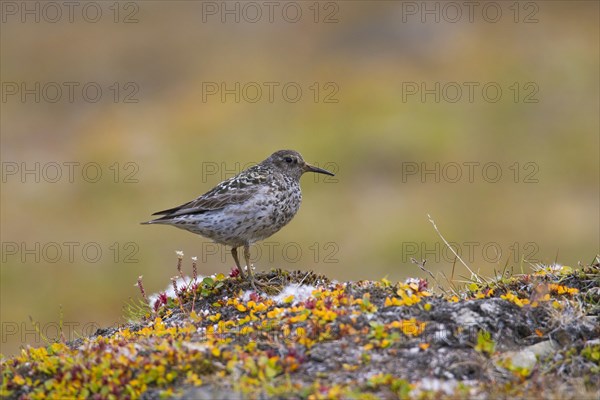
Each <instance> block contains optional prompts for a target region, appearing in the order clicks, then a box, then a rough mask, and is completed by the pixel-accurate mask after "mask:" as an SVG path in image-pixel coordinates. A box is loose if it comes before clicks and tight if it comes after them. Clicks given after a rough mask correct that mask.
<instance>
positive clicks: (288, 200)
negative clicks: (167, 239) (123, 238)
mask: <svg viewBox="0 0 600 400" xmlns="http://www.w3.org/2000/svg"><path fill="white" fill-rule="evenodd" d="M305 172H316V173H321V174H327V175H333V174H332V173H331V172H329V171H326V170H324V169H321V168H317V167H314V166H312V165H310V164H307V163H306V162H305V161H304V159H303V158H302V156H301V155H300V153H298V152H296V151H294V150H280V151H277V152H275V153H273V154H272V155H271V156H270V157H269V158H267V159H266V160H264V161H263V162H261V163H260V164H258V165H255V166H253V167H250V168H248V169H246V170H244V171H242V172H241V173H240V174H238V175H236V176H234V177H233V178H230V179H227V180H225V181H223V182H221V183H220V184H219V185H217V186H216V187H214V188H213V189H211V190H210V191H208V192H206V193H205V194H203V195H202V196H200V197H198V198H197V199H195V200H192V201H190V202H188V203H185V204H182V205H180V206H178V207H174V208H170V209H168V210H163V211H159V212H156V213H154V214H153V215H162V217H160V218H157V219H154V220H152V221H148V222H145V224H165V225H173V226H176V227H178V228H181V229H185V230H188V231H190V232H193V233H196V234H199V235H202V236H204V237H207V238H209V239H212V240H214V241H215V242H217V243H220V244H223V245H227V246H231V247H232V249H231V254H232V256H233V258H234V261H235V263H236V265H237V267H238V269H239V271H240V274H241V275H242V277H244V272H243V268H242V267H241V266H240V263H239V260H238V256H237V248H238V247H241V246H243V247H244V257H245V261H246V266H247V267H248V273H249V275H250V280H251V282H252V284H253V285H254V281H253V275H252V270H251V268H250V261H249V259H250V245H251V244H252V243H254V242H257V241H259V240H264V239H266V238H268V237H269V236H271V235H273V234H274V233H275V232H277V231H279V230H280V229H281V228H282V227H284V226H285V225H286V224H287V223H289V222H290V221H291V220H292V218H293V217H294V215H295V214H296V212H297V211H298V208H299V207H300V203H301V201H302V193H301V191H300V177H301V176H302V174H303V173H305Z"/></svg>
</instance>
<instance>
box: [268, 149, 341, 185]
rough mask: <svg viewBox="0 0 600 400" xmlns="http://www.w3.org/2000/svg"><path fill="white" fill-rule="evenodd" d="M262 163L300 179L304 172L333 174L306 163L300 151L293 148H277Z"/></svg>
mask: <svg viewBox="0 0 600 400" xmlns="http://www.w3.org/2000/svg"><path fill="white" fill-rule="evenodd" d="M264 163H268V164H271V165H273V166H274V167H275V168H277V169H278V170H279V171H281V172H282V173H283V174H286V175H289V176H293V177H294V178H296V179H298V180H299V179H300V177H301V176H302V174H303V173H305V172H315V173H318V174H325V175H331V176H334V174H333V173H331V172H329V171H327V170H325V169H323V168H319V167H315V166H314V165H310V164H308V163H307V162H306V161H304V159H303V158H302V156H301V155H300V153H298V152H297V151H294V150H279V151H276V152H275V153H273V154H271V156H270V157H269V158H267V159H266V160H265V161H264Z"/></svg>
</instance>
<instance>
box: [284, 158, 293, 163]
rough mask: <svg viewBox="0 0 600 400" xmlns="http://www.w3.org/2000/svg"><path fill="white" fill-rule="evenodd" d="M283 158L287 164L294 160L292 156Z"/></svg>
mask: <svg viewBox="0 0 600 400" xmlns="http://www.w3.org/2000/svg"><path fill="white" fill-rule="evenodd" d="M284 160H285V162H286V163H288V164H291V163H292V161H294V159H293V158H292V157H286V158H284Z"/></svg>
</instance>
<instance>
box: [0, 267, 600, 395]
mask: <svg viewBox="0 0 600 400" xmlns="http://www.w3.org/2000/svg"><path fill="white" fill-rule="evenodd" d="M179 269H180V271H181V266H180V268H179ZM235 272H237V271H234V272H233V273H232V274H231V275H232V276H228V277H226V276H223V275H216V276H212V277H197V278H187V279H183V280H180V281H178V282H174V286H176V287H177V289H173V288H171V290H170V291H168V292H165V293H160V294H158V295H156V296H151V297H150V299H145V300H142V301H140V302H133V303H132V304H130V306H129V311H128V313H129V317H130V318H131V319H132V320H133V321H134V322H131V323H129V324H127V325H125V326H120V327H111V328H108V329H103V330H98V331H97V332H96V334H95V335H94V336H92V337H90V338H85V339H80V340H77V341H75V342H69V343H49V344H48V346H47V347H45V348H26V349H24V350H23V351H22V353H21V354H20V355H19V356H16V357H12V358H8V359H3V360H2V384H1V387H0V394H1V395H2V397H6V398H9V399H17V398H65V397H84V398H119V399H121V398H140V397H141V398H145V399H159V398H170V397H181V398H186V399H191V398H193V399H218V398H222V399H231V398H261V399H262V398H298V399H304V398H308V399H329V398H357V399H379V398H390V399H391V398H426V399H428V398H432V399H434V398H435V399H438V398H450V399H457V398H510V399H513V398H527V399H530V398H539V399H582V398H589V399H597V398H599V396H600V324H599V318H600V317H599V313H600V267H599V265H598V259H597V260H596V261H595V262H594V263H592V265H589V266H580V267H577V268H571V267H566V266H545V267H544V266H540V267H536V268H534V270H533V271H532V272H531V273H530V274H520V275H511V274H508V273H504V274H500V276H498V277H495V278H493V279H492V278H488V279H484V278H483V277H473V281H472V282H471V283H470V284H469V283H467V284H466V285H462V287H461V288H460V289H458V288H449V289H448V288H447V289H443V290H442V289H441V288H438V287H436V288H435V290H434V288H432V285H433V283H432V282H427V281H425V280H422V279H411V280H408V281H406V282H404V283H393V282H389V281H387V280H385V279H384V280H381V281H361V282H332V281H330V280H329V279H327V278H326V277H324V276H320V275H316V274H314V273H312V272H303V271H293V272H289V271H284V270H273V271H271V272H266V273H258V274H257V276H258V280H259V282H261V285H260V286H259V287H260V289H261V290H259V291H255V290H253V289H252V288H251V287H250V286H249V284H248V283H247V282H244V281H241V280H240V279H239V278H238V277H237V276H235V275H236V273H235ZM194 275H195V274H194ZM140 286H141V282H140ZM143 296H144V298H145V293H144V295H143Z"/></svg>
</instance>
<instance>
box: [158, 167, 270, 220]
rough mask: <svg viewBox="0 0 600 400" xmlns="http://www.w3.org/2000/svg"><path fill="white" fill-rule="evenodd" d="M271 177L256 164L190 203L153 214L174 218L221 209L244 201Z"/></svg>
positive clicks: (268, 172)
mask: <svg viewBox="0 0 600 400" xmlns="http://www.w3.org/2000/svg"><path fill="white" fill-rule="evenodd" d="M269 178H270V171H268V170H267V169H265V168H262V167H261V166H260V165H255V166H254V167H250V168H249V169H247V170H245V171H244V172H242V173H241V174H239V175H237V176H234V177H233V178H230V179H227V180H226V181H223V182H221V183H220V184H219V185H217V186H215V187H214V188H212V189H211V190H210V191H208V192H206V193H205V194H203V195H202V196H200V197H198V198H197V199H195V200H192V201H190V202H189V203H185V204H182V205H180V206H178V207H174V208H170V209H168V210H163V211H158V212H155V213H154V214H152V215H164V217H162V218H160V219H163V218H165V219H166V218H172V217H177V216H180V215H186V214H200V213H204V212H206V211H213V210H219V209H222V208H224V207H225V206H227V205H229V204H238V203H243V202H244V201H246V200H248V199H250V198H251V197H252V196H254V195H255V194H256V193H257V192H258V191H259V190H261V188H262V185H261V184H264V183H266V182H267V181H268V180H269Z"/></svg>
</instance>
